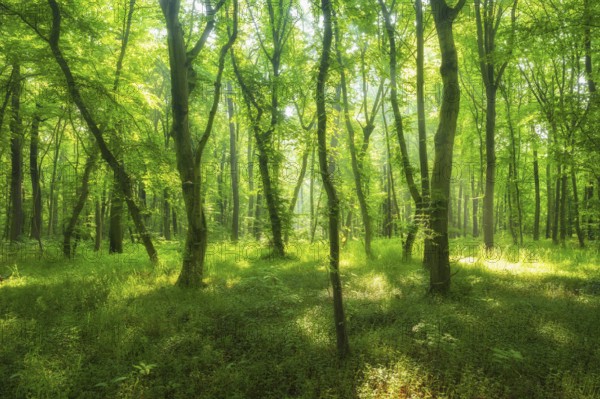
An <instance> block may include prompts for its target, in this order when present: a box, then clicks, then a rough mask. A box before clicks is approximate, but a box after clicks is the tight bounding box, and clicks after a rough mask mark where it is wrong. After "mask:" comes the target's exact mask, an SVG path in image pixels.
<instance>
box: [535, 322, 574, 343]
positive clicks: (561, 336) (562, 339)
mask: <svg viewBox="0 0 600 399" xmlns="http://www.w3.org/2000/svg"><path fill="white" fill-rule="evenodd" d="M538 332H539V333H540V335H542V336H543V337H545V338H548V339H550V340H552V341H554V342H555V343H556V344H558V345H570V344H573V343H574V340H575V336H574V335H573V333H572V332H571V331H569V330H568V329H566V328H565V327H563V326H562V325H560V324H558V323H556V322H554V321H542V322H540V325H539V327H538Z"/></svg>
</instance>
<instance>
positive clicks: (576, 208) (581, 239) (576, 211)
mask: <svg viewBox="0 0 600 399" xmlns="http://www.w3.org/2000/svg"><path fill="white" fill-rule="evenodd" d="M571 185H572V187H573V217H574V219H575V220H574V221H575V232H576V233H577V240H578V241H579V247H580V248H584V247H585V240H584V237H585V236H584V234H583V230H582V229H581V223H580V217H579V193H577V176H576V175H575V169H574V168H573V167H572V166H571Z"/></svg>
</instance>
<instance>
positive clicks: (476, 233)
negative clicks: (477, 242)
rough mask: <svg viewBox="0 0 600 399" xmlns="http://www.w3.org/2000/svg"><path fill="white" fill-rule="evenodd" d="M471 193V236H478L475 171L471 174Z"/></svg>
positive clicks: (477, 193)
mask: <svg viewBox="0 0 600 399" xmlns="http://www.w3.org/2000/svg"><path fill="white" fill-rule="evenodd" d="M471 195H472V197H473V201H472V202H473V205H472V206H473V237H474V238H476V237H479V224H478V220H479V219H478V214H479V190H476V188H475V173H473V174H472V175H471Z"/></svg>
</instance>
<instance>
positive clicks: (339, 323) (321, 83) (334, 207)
mask: <svg viewBox="0 0 600 399" xmlns="http://www.w3.org/2000/svg"><path fill="white" fill-rule="evenodd" d="M321 10H322V12H323V20H324V23H323V24H324V32H323V49H322V53H321V59H320V62H319V73H318V77H317V90H316V102H317V120H318V125H317V126H318V129H317V138H318V152H319V167H320V172H321V179H322V181H323V187H324V188H325V192H326V193H327V205H328V210H329V278H330V280H331V287H332V290H333V309H334V312H333V313H334V323H335V331H336V341H337V352H338V356H339V357H340V358H345V357H346V356H347V355H348V353H349V352H350V345H349V341H348V333H347V331H346V317H345V314H344V305H343V297H342V282H341V279H340V271H339V262H340V235H339V223H340V221H339V216H340V209H339V200H338V198H337V193H336V189H335V186H334V184H333V181H332V180H331V173H330V172H331V171H332V165H331V164H329V165H328V161H327V139H326V133H327V110H326V108H325V85H326V82H327V72H328V69H329V66H330V53H331V42H332V36H333V33H332V28H331V13H332V7H331V2H330V0H321Z"/></svg>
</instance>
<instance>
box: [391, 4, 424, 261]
mask: <svg viewBox="0 0 600 399" xmlns="http://www.w3.org/2000/svg"><path fill="white" fill-rule="evenodd" d="M379 6H380V7H381V11H382V13H383V18H384V21H385V30H386V33H387V37H388V41H389V50H390V58H389V71H390V87H391V89H390V102H391V104H392V111H393V114H394V128H395V130H396V137H397V139H398V144H399V146H400V156H401V160H402V170H403V172H404V177H405V178H406V183H407V185H408V189H409V191H410V195H411V197H412V199H413V201H414V203H415V207H416V211H415V215H421V214H422V212H423V209H422V205H423V200H422V197H421V193H420V192H419V189H418V187H417V184H416V182H415V178H414V175H413V168H412V165H411V163H410V159H409V158H408V149H407V146H406V139H405V138H404V126H403V121H402V114H401V113H400V105H399V102H398V84H397V79H396V75H397V72H396V70H397V68H396V63H397V48H396V37H395V34H396V33H395V30H394V26H393V25H392V19H391V15H390V14H391V10H388V9H387V6H386V5H385V3H384V1H383V0H379ZM414 219H417V218H416V217H415V218H414ZM414 219H413V221H412V223H411V226H410V229H409V232H408V235H407V238H406V240H405V241H404V244H403V256H404V258H405V259H410V257H411V256H412V247H413V243H414V241H415V238H416V233H417V230H418V224H417V220H414ZM426 257H427V254H426V253H425V254H424V257H423V258H424V260H425V258H426Z"/></svg>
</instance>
